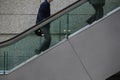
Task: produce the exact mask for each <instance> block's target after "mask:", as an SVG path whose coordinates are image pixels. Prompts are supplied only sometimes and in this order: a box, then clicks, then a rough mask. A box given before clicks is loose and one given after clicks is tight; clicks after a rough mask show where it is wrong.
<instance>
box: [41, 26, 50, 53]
mask: <svg viewBox="0 0 120 80" xmlns="http://www.w3.org/2000/svg"><path fill="white" fill-rule="evenodd" d="M41 30H42V32H43V34H44V41H43V43H42V45H41V46H40V48H39V51H40V52H42V51H45V50H46V49H48V48H49V47H50V43H51V35H50V24H47V25H45V26H44V27H42V28H41Z"/></svg>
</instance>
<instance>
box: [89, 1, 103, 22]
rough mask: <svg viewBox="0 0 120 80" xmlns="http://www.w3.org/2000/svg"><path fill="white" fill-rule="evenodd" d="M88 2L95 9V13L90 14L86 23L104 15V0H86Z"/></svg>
mask: <svg viewBox="0 0 120 80" xmlns="http://www.w3.org/2000/svg"><path fill="white" fill-rule="evenodd" d="M88 1H89V3H90V4H91V5H92V6H93V8H94V9H95V14H94V15H92V16H91V17H90V18H89V19H88V20H87V23H88V24H91V23H92V22H94V21H96V20H98V19H100V18H102V17H103V15H104V10H103V6H104V5H105V0H88Z"/></svg>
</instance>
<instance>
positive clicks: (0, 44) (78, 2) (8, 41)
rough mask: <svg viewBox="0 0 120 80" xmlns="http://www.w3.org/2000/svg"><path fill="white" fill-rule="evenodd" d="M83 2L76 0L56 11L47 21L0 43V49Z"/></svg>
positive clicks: (83, 1)
mask: <svg viewBox="0 0 120 80" xmlns="http://www.w3.org/2000/svg"><path fill="white" fill-rule="evenodd" d="M85 2H86V0H78V1H76V2H74V3H72V4H70V5H69V6H67V7H65V8H64V9H62V10H60V11H58V12H57V13H55V14H53V15H51V16H50V17H48V18H47V19H45V20H43V21H41V22H39V23H38V24H36V25H34V26H32V27H30V28H29V29H27V30H25V31H23V32H22V33H20V34H18V35H16V36H14V37H12V38H10V39H8V40H5V41H2V42H0V48H2V47H5V46H8V45H10V44H12V43H15V42H17V41H19V40H21V39H22V38H24V37H25V36H27V35H28V34H30V33H31V32H33V31H35V30H36V29H38V28H40V27H42V26H44V25H45V24H47V23H49V22H51V21H53V20H55V19H57V18H59V17H60V16H62V15H63V14H65V13H66V12H68V11H70V10H72V9H74V8H76V7H78V6H80V5H82V4H83V3H85Z"/></svg>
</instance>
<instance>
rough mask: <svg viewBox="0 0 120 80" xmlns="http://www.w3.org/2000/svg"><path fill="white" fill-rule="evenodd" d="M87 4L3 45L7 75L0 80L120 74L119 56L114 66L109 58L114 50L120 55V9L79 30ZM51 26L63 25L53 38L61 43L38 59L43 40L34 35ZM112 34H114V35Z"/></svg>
mask: <svg viewBox="0 0 120 80" xmlns="http://www.w3.org/2000/svg"><path fill="white" fill-rule="evenodd" d="M85 2H86V1H84V0H83V1H77V2H75V3H73V4H71V5H69V6H68V7H67V8H65V9H63V10H62V11H60V12H58V13H56V14H54V15H52V16H51V17H49V18H48V19H46V20H44V21H42V22H40V23H39V24H37V25H35V26H33V27H31V28H29V29H28V30H26V31H24V32H22V33H21V34H19V35H17V36H15V37H13V38H11V39H9V40H6V41H4V42H1V43H0V47H1V48H0V51H1V56H3V57H2V58H1V61H3V62H2V63H0V64H1V65H3V66H2V67H1V73H2V74H3V75H0V80H6V79H7V80H21V79H22V80H38V79H40V80H53V79H54V80H64V79H65V80H73V79H75V80H78V79H81V80H96V79H97V80H104V79H106V78H107V77H109V76H111V75H113V74H114V73H116V72H117V71H118V70H120V65H119V64H118V62H119V54H117V52H115V53H116V56H114V58H115V59H114V60H113V61H112V62H109V60H111V59H110V58H112V57H111V56H110V57H108V55H109V54H110V55H112V51H114V48H116V51H118V52H119V49H118V47H119V44H118V45H116V44H117V43H118V40H119V36H116V35H117V33H119V31H120V29H119V24H118V23H119V22H118V21H119V18H120V16H119V10H120V9H119V8H118V9H117V10H115V11H113V12H112V13H111V14H108V15H106V16H105V17H104V18H102V19H100V20H98V21H96V22H94V23H93V24H91V25H87V24H86V23H85V21H86V19H87V18H88V17H89V16H88V17H86V19H85V20H84V24H82V26H83V27H82V26H81V27H78V26H80V21H79V20H80V19H81V18H80V16H79V15H78V14H76V13H78V11H79V10H80V9H81V7H82V8H83V7H84V6H85V5H84V4H83V3H85ZM84 18H85V17H84ZM111 21H113V22H111ZM114 21H115V22H114ZM49 22H52V23H51V24H52V25H53V26H54V25H55V24H58V23H59V30H58V31H57V32H59V33H58V35H55V34H52V37H55V38H56V36H57V40H55V41H53V42H54V43H52V45H51V47H50V49H48V50H46V51H45V52H42V53H41V54H40V55H36V54H35V52H34V50H35V49H36V48H38V47H39V45H38V44H41V42H40V41H42V38H40V37H36V35H34V33H33V32H34V30H36V29H38V28H39V27H41V26H43V25H45V24H47V23H49ZM113 23H115V24H113ZM61 25H62V26H61ZM86 25H87V26H86ZM84 26H85V27H84ZM113 26H116V27H115V28H114V27H113ZM81 28H82V29H81ZM62 29H63V30H62ZM76 31H77V32H76ZM101 31H102V33H101ZM110 32H111V33H113V34H112V35H110V34H111V33H110ZM115 32H116V33H115ZM72 33H73V34H72ZM65 37H66V38H65ZM78 43H79V44H78ZM93 44H94V45H93ZM23 45H24V47H23ZM98 45H99V46H98ZM111 45H112V46H111ZM13 53H14V56H13V55H12V54H13ZM26 53H27V54H26ZM88 53H90V54H88ZM99 53H101V54H99ZM104 53H105V54H104ZM108 53H109V54H108ZM115 53H114V54H115ZM29 54H30V55H29ZM28 55H29V56H28ZM98 55H99V56H98ZM102 55H103V56H102ZM16 56H17V57H16ZM93 56H94V57H93ZM13 59H14V61H12V60H13ZM104 60H105V62H103V63H102V61H104ZM17 61H18V62H17ZM94 61H96V62H94ZM11 62H12V63H11ZM97 63H100V64H98V65H96V64H97ZM106 63H108V64H106ZM111 65H113V66H112V67H110V68H108V67H109V66H111ZM104 69H105V70H104ZM96 71H97V72H96Z"/></svg>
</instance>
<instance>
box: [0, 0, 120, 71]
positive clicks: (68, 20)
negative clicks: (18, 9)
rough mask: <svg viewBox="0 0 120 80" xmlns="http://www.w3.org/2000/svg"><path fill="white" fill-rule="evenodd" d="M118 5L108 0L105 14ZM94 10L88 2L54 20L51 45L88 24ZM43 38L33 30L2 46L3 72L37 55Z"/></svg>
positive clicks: (117, 0)
mask: <svg viewBox="0 0 120 80" xmlns="http://www.w3.org/2000/svg"><path fill="white" fill-rule="evenodd" d="M110 1H111V2H112V4H111V3H110ZM118 6H120V2H119V0H114V1H113V0H106V4H105V6H104V11H105V14H107V13H108V12H110V11H111V10H113V9H114V8H116V7H118ZM94 12H95V11H94V9H93V7H92V6H91V5H90V4H89V3H88V2H87V3H85V4H83V5H81V6H79V7H77V8H75V9H73V10H71V11H70V12H67V13H66V14H64V15H63V16H60V17H59V18H58V19H56V20H54V21H52V22H51V36H52V42H51V46H53V45H55V44H57V43H58V42H60V41H61V40H63V39H64V38H65V37H66V35H70V34H72V33H74V32H76V31H77V30H79V29H81V28H82V27H84V26H86V25H88V24H87V23H86V21H87V19H88V18H89V17H90V16H91V15H93V14H94ZM43 40H44V39H43V37H39V36H36V35H35V34H33V32H32V33H31V34H29V35H28V36H26V37H25V38H23V39H22V40H20V41H18V42H16V43H14V44H12V45H10V46H7V47H4V48H0V70H1V71H3V73H4V71H5V70H6V71H9V70H11V69H13V68H14V67H16V66H18V65H19V64H21V63H23V62H24V61H26V60H28V59H29V58H31V57H33V56H34V55H36V53H35V50H36V49H38V48H39V47H40V46H41V44H42V42H43ZM4 69H5V70H4Z"/></svg>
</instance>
